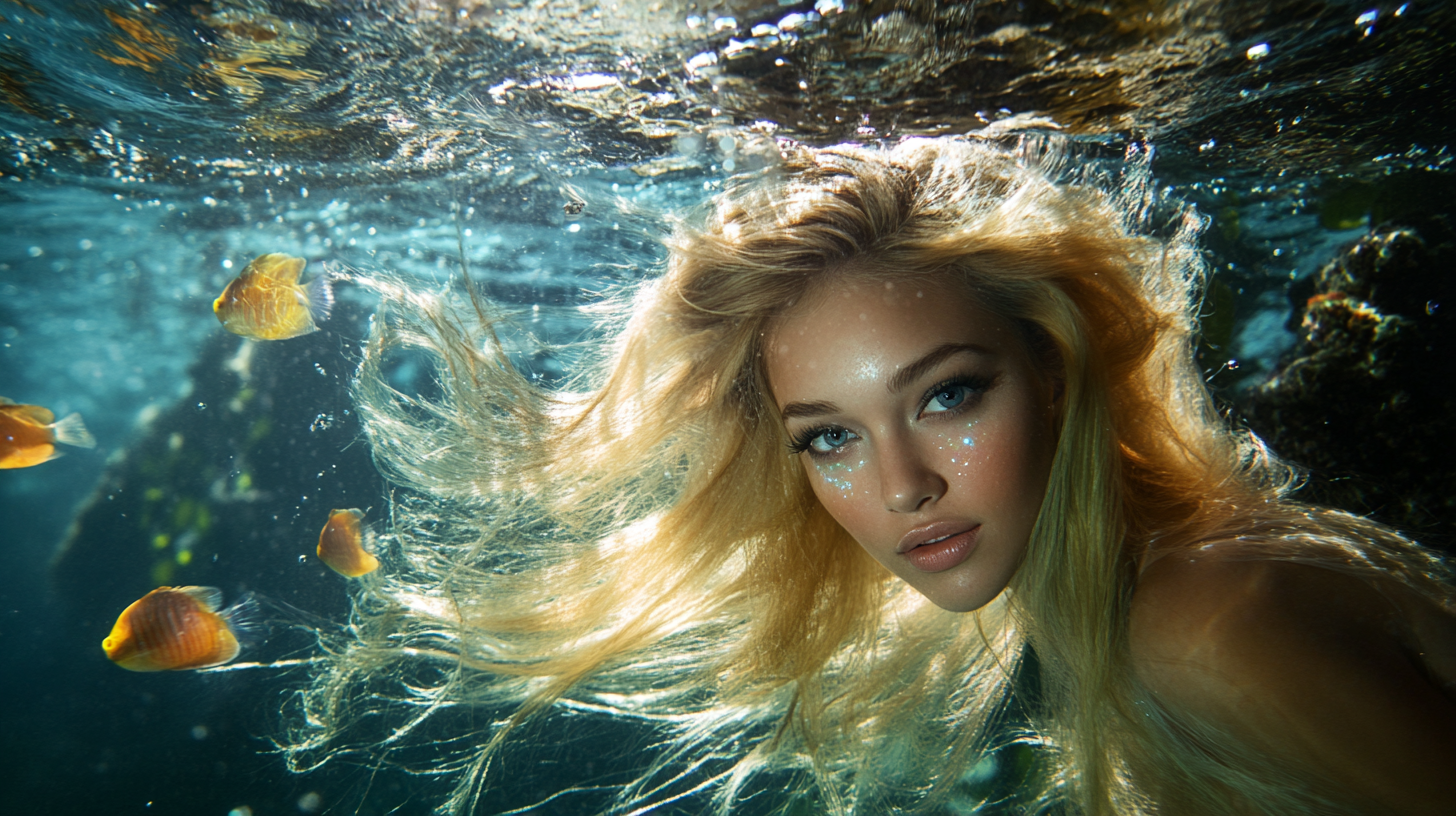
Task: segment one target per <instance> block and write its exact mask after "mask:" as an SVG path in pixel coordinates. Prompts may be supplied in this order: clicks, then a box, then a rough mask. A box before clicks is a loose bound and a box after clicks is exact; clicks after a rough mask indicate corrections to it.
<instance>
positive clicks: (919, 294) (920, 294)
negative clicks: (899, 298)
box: [915, 292, 925, 298]
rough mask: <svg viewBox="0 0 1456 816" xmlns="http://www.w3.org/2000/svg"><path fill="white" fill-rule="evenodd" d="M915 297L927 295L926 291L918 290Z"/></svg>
mask: <svg viewBox="0 0 1456 816" xmlns="http://www.w3.org/2000/svg"><path fill="white" fill-rule="evenodd" d="M915 297H918V298H923V297H925V293H924V292H916V293H915Z"/></svg>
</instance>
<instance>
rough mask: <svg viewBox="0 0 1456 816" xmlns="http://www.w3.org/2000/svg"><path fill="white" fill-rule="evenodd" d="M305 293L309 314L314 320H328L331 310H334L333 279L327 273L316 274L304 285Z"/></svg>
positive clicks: (320, 321)
mask: <svg viewBox="0 0 1456 816" xmlns="http://www.w3.org/2000/svg"><path fill="white" fill-rule="evenodd" d="M303 294H304V296H305V297H307V298H308V315H309V317H311V318H313V322H314V323H322V322H324V321H325V320H328V319H329V312H332V311H333V310H334V286H333V279H332V278H331V277H330V276H329V275H328V274H327V273H325V274H321V275H316V276H315V277H314V279H313V280H311V281H309V282H308V285H307V286H305V287H303Z"/></svg>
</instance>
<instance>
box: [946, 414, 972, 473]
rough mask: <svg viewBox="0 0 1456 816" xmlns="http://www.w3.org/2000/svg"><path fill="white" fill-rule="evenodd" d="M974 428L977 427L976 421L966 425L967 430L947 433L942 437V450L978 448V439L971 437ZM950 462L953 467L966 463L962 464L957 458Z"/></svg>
mask: <svg viewBox="0 0 1456 816" xmlns="http://www.w3.org/2000/svg"><path fill="white" fill-rule="evenodd" d="M974 427H976V420H971V421H970V422H968V423H966V427H965V428H962V429H956V430H952V431H948V432H946V433H945V434H944V435H943V436H941V440H942V442H943V444H942V445H941V446H940V449H941V450H946V449H950V450H955V449H957V448H962V449H964V448H974V447H975V446H976V438H975V437H974V436H972V435H971V429H972V428H974ZM950 462H951V464H953V465H963V464H965V462H962V461H960V460H958V459H955V458H952V459H951V460H950Z"/></svg>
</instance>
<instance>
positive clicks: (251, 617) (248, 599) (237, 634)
mask: <svg viewBox="0 0 1456 816" xmlns="http://www.w3.org/2000/svg"><path fill="white" fill-rule="evenodd" d="M217 616H218V617H220V618H222V620H223V623H226V624H227V625H228V629H231V630H232V633H233V637H234V638H236V639H237V641H238V644H239V648H240V649H241V648H244V647H250V646H256V645H258V644H260V643H262V642H263V641H265V640H267V639H268V629H269V626H268V620H267V618H266V617H265V616H264V614H263V604H262V602H261V601H260V600H259V595H258V593H256V592H244V593H243V594H242V595H240V596H238V599H237V600H236V601H233V602H232V603H230V604H228V607H227V608H226V609H223V610H221V611H220V612H218V613H217ZM233 657H237V654H236V653H234V654H233ZM228 659H229V660H231V659H232V657H230V658H228Z"/></svg>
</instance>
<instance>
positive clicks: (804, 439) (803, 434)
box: [789, 374, 996, 455]
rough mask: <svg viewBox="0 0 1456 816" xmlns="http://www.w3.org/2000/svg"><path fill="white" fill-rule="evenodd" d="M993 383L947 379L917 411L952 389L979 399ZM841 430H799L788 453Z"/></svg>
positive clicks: (833, 427) (826, 427)
mask: <svg viewBox="0 0 1456 816" xmlns="http://www.w3.org/2000/svg"><path fill="white" fill-rule="evenodd" d="M995 382H996V378H995V377H986V376H982V375H979V374H961V375H957V376H954V377H948V378H946V379H944V380H942V381H940V382H938V383H936V384H935V385H933V386H931V387H930V388H929V389H927V390H926V392H925V396H924V397H923V398H922V399H921V400H920V407H919V409H918V410H920V411H924V410H925V408H926V406H927V405H929V404H930V403H931V401H932V400H934V399H935V398H936V397H938V396H940V395H941V394H943V393H945V392H947V391H949V390H951V389H953V388H964V389H966V391H967V392H968V393H967V394H966V399H974V398H975V397H979V396H980V395H982V394H984V393H985V392H986V391H988V390H989V389H990V388H991V386H992V385H994V384H995ZM963 404H964V403H962V405H963ZM960 407H961V405H956V406H955V407H953V408H949V409H947V410H948V411H955V410H956V409H958V408H960ZM843 430H844V429H843V428H841V427H839V426H837V425H813V426H810V427H808V428H804V429H803V430H800V431H799V432H798V433H796V434H794V435H793V436H792V437H791V438H790V439H789V451H790V453H793V454H795V455H797V454H800V453H804V452H806V451H808V450H809V449H810V448H811V446H813V444H814V440H816V439H818V438H819V437H821V436H823V435H824V434H826V433H832V432H834V431H843Z"/></svg>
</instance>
